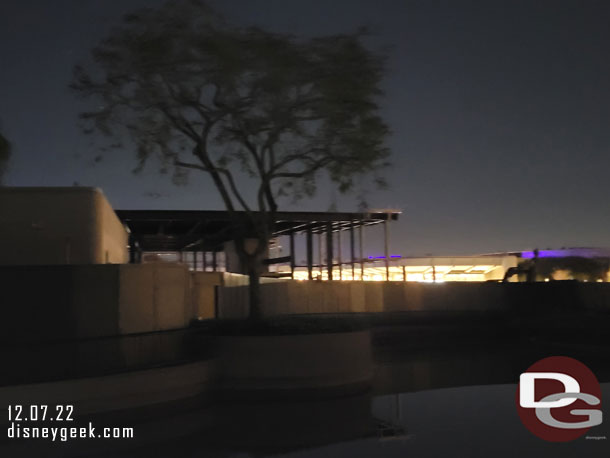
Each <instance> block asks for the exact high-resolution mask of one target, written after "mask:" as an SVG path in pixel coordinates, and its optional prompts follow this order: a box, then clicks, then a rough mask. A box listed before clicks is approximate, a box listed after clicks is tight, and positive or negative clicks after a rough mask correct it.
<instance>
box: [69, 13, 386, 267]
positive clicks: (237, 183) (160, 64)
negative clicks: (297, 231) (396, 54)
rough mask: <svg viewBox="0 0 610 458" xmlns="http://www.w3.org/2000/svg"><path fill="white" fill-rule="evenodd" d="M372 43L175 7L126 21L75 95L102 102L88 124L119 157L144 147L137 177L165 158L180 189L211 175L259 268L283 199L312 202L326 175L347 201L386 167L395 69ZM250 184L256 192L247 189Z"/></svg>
mask: <svg viewBox="0 0 610 458" xmlns="http://www.w3.org/2000/svg"><path fill="white" fill-rule="evenodd" d="M363 37H364V32H363V31H357V32H354V33H352V34H338V35H332V36H324V37H317V38H311V39H300V38H297V37H294V36H290V35H284V34H278V33H271V32H268V31H265V30H261V29H260V28H255V27H237V26H234V25H231V24H229V23H228V22H227V21H225V20H224V19H223V18H222V17H221V16H220V15H219V14H217V13H216V12H215V11H213V10H212V9H211V8H209V7H208V6H207V5H206V4H204V3H201V2H199V1H170V2H169V3H166V4H165V5H163V6H161V7H160V8H158V9H144V10H141V11H137V12H135V13H132V14H129V15H126V16H125V17H124V20H123V22H122V24H121V25H120V26H118V27H116V28H115V29H114V30H113V31H112V32H111V33H110V35H109V36H108V37H107V38H106V39H104V40H103V41H102V42H101V43H100V44H99V45H98V46H97V47H95V48H94V49H93V51H92V57H93V62H91V63H90V64H88V65H87V66H86V69H85V68H84V67H83V66H77V67H75V76H74V80H73V83H72V88H73V89H74V90H75V91H77V92H78V93H79V94H82V95H84V96H87V97H92V98H93V99H94V101H95V102H94V103H95V107H96V109H95V110H92V111H89V112H86V113H82V114H81V118H82V119H83V120H84V122H85V130H86V132H95V131H97V132H101V133H102V134H104V135H107V136H109V137H111V138H112V140H111V141H112V145H111V146H113V147H115V148H117V149H119V150H120V151H129V150H130V145H135V148H133V150H134V151H136V156H137V161H138V166H137V167H136V169H141V168H142V167H143V166H144V164H145V163H146V162H148V161H149V160H150V159H151V158H156V159H158V160H159V161H160V163H161V169H162V171H167V170H170V169H171V170H173V171H174V177H175V178H176V179H177V180H178V181H181V180H184V178H185V176H186V173H187V172H188V171H189V170H199V171H203V172H205V173H207V174H208V175H209V176H210V177H211V178H212V180H213V182H214V184H215V186H216V188H217V189H218V192H219V194H220V196H221V198H222V200H223V202H224V204H225V206H226V208H227V210H228V211H229V212H232V213H236V214H237V212H238V211H240V210H241V211H242V212H243V213H242V212H240V215H244V214H245V215H247V222H248V223H251V224H250V226H251V227H253V228H254V232H255V234H256V236H257V237H258V238H259V239H260V243H259V244H258V246H257V248H256V249H255V250H254V251H255V252H254V253H248V256H251V257H252V256H254V257H256V256H259V255H260V254H261V253H262V252H263V251H264V250H265V249H266V244H267V242H268V238H269V233H270V232H269V231H270V224H272V221H273V218H272V216H273V213H274V212H275V211H276V210H277V208H278V198H279V197H281V196H284V195H286V196H292V197H293V198H300V197H303V196H308V195H312V194H313V193H314V192H315V184H316V178H317V177H318V176H319V175H320V173H322V172H325V173H327V174H328V176H330V178H331V179H332V181H333V182H334V183H336V185H337V186H338V188H339V190H340V191H347V190H348V189H350V188H352V186H353V185H354V180H355V178H356V177H357V176H358V175H363V176H371V173H373V171H374V170H378V169H380V168H381V167H383V166H384V165H387V164H386V160H387V158H388V156H389V151H388V148H387V147H386V146H385V143H384V141H385V138H386V136H387V134H388V127H387V125H386V124H385V122H384V121H383V119H382V118H381V117H380V115H379V113H378V111H379V107H378V104H377V101H378V98H379V96H380V95H382V94H381V90H380V82H381V79H382V77H383V74H384V59H383V57H382V56H380V55H377V54H375V53H372V52H371V51H369V50H368V49H367V48H366V46H365V45H364V43H363ZM244 174H245V175H244ZM245 177H248V178H249V179H250V180H251V182H253V183H255V184H256V192H255V193H247V192H246V191H244V189H243V188H242V186H241V185H243V180H244V178H245ZM250 189H251V188H250ZM261 215H262V217H261ZM244 256H245V254H244ZM253 268H254V267H253Z"/></svg>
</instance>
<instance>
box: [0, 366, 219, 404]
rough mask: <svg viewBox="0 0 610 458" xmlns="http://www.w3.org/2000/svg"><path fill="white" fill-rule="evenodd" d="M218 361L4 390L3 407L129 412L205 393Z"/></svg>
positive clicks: (0, 398) (1, 390)
mask: <svg viewBox="0 0 610 458" xmlns="http://www.w3.org/2000/svg"><path fill="white" fill-rule="evenodd" d="M214 376H215V361H214V360H209V361H198V362H194V363H188V364H180V365H176V366H167V367H161V368H156V369H148V370H141V371H132V372H125V373H122V374H115V375H107V376H103V377H90V378H80V379H71V380H63V381H58V382H48V383H31V384H26V385H13V386H5V387H0V405H3V406H7V405H9V404H22V405H31V404H37V405H41V404H45V405H53V404H55V405H59V404H64V405H65V404H69V405H74V410H75V412H78V413H79V414H89V413H99V412H108V411H113V410H122V409H129V408H135V407H141V406H147V405H151V404H157V403H162V402H169V401H175V400H178V399H183V398H188V397H192V396H197V395H199V394H202V393H203V392H204V391H205V390H206V389H207V387H208V386H209V384H210V383H211V382H212V381H213V379H214Z"/></svg>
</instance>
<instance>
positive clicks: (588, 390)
mask: <svg viewBox="0 0 610 458" xmlns="http://www.w3.org/2000/svg"><path fill="white" fill-rule="evenodd" d="M517 411H518V412H519V416H520V417H521V421H522V422H523V424H524V425H525V426H526V428H527V429H529V430H530V431H531V432H532V433H533V434H535V435H536V436H538V437H540V438H541V439H544V440H547V441H552V442H567V441H571V440H574V439H577V438H578V437H581V436H582V435H584V434H585V433H586V432H587V431H588V430H589V428H592V427H594V426H597V425H600V424H601V423H602V410H601V388H600V385H599V382H598V381H597V378H596V377H595V374H593V372H591V370H590V369H589V368H588V367H587V366H585V365H584V364H583V363H581V362H580V361H578V360H576V359H573V358H568V357H567V356H552V357H550V358H544V359H541V360H540V361H538V362H536V363H534V364H533V365H532V366H530V367H529V368H528V369H527V371H525V372H524V373H523V374H521V377H520V378H519V386H518V388H517Z"/></svg>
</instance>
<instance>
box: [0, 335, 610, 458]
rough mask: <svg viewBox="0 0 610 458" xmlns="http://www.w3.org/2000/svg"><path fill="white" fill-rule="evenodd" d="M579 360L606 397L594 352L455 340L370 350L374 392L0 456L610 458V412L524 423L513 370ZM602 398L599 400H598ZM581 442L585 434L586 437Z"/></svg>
mask: <svg viewBox="0 0 610 458" xmlns="http://www.w3.org/2000/svg"><path fill="white" fill-rule="evenodd" d="M554 355H567V356H572V357H577V358H579V359H580V360H582V361H583V362H585V363H586V364H587V365H589V366H590V367H591V369H593V370H594V372H595V373H596V374H597V376H598V378H599V379H601V381H603V382H604V383H602V410H604V413H605V414H606V411H605V409H607V408H604V405H606V406H607V405H608V403H607V400H608V399H610V383H608V381H609V380H610V379H609V378H608V375H609V374H608V369H610V365H608V356H607V353H606V352H603V351H600V350H599V349H590V348H577V347H573V348H565V347H558V346H552V345H551V346H549V345H535V346H532V345H520V346H515V345H512V344H498V343H494V344H490V343H486V344H481V343H470V344H459V345H458V344H456V345H448V344H447V343H444V344H439V345H437V346H434V345H429V344H428V345H425V346H421V347H420V348H417V346H414V345H413V344H412V343H411V344H409V345H408V346H400V345H394V344H387V345H380V346H377V347H376V349H375V358H376V360H377V370H376V377H375V381H374V388H373V390H371V391H370V392H367V393H361V394H359V395H352V396H345V397H339V398H331V399H318V400H313V399H291V400H287V399H284V400H275V401H273V400H259V401H240V400H236V399H230V398H229V399H224V400H220V399H212V400H208V401H207V403H206V404H205V405H202V406H195V403H193V405H192V406H191V407H189V406H188V403H187V405H186V408H185V405H184V404H182V405H181V407H180V409H177V408H176V409H173V408H172V406H165V407H164V408H163V409H162V410H159V411H155V410H154V409H153V410H151V411H149V412H144V413H142V414H140V416H139V417H138V418H136V419H134V418H131V419H129V420H126V419H125V420H124V419H121V418H120V417H119V418H101V419H97V421H98V424H109V422H112V423H114V424H116V425H121V426H122V425H123V424H124V423H123V424H122V423H121V422H128V423H129V424H130V425H133V427H134V429H135V436H136V437H135V438H134V439H132V440H126V439H122V440H111V441H106V442H99V441H96V442H95V443H92V442H87V440H75V441H71V442H70V441H69V442H66V443H50V442H49V441H46V442H43V441H37V442H27V443H26V442H23V441H9V442H4V443H2V444H0V456H1V457H13V456H14V457H17V456H20V457H21V456H22V457H38V456H45V457H54V456H94V457H129V456H134V457H136V456H137V457H147V458H152V457H202V458H204V457H205V458H208V457H263V456H285V457H303V458H305V457H308V458H309V457H311V458H323V457H324V458H325V457H329V458H330V457H346V458H347V457H350V458H351V457H401V458H403V457H553V458H556V457H608V456H610V442H609V441H610V413H609V414H608V419H607V420H606V421H605V422H604V423H602V424H601V425H600V426H597V427H595V428H592V429H590V430H589V432H588V434H587V435H586V436H584V437H581V438H579V439H577V440H574V441H572V442H568V443H550V442H545V441H543V440H541V439H539V438H537V437H535V436H534V435H532V434H531V433H530V432H529V431H528V430H527V429H526V428H525V427H524V426H523V425H522V423H521V421H520V419H519V416H518V414H517V410H516V404H515V391H516V388H517V381H518V377H519V374H520V373H521V372H523V371H525V370H526V369H527V368H528V367H529V365H531V364H532V363H533V362H535V361H536V360H537V359H539V358H542V357H545V356H554ZM604 402H606V403H605V404H604ZM587 436H588V437H589V438H587Z"/></svg>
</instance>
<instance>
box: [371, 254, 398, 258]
mask: <svg viewBox="0 0 610 458" xmlns="http://www.w3.org/2000/svg"><path fill="white" fill-rule="evenodd" d="M390 258H392V259H400V258H402V256H401V255H399V254H391V255H390ZM369 259H385V256H369Z"/></svg>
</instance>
